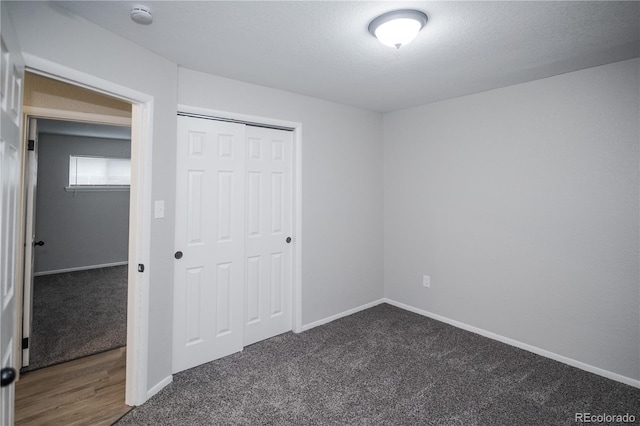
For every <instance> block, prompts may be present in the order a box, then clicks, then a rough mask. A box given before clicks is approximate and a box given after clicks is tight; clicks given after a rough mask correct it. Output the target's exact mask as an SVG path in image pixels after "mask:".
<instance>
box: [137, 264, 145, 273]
mask: <svg viewBox="0 0 640 426" xmlns="http://www.w3.org/2000/svg"><path fill="white" fill-rule="evenodd" d="M138 272H144V265H143V264H142V263H138Z"/></svg>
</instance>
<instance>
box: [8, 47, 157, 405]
mask: <svg viewBox="0 0 640 426" xmlns="http://www.w3.org/2000/svg"><path fill="white" fill-rule="evenodd" d="M32 62H33V64H32V66H31V68H29V69H28V71H30V72H31V74H32V75H35V76H37V77H45V78H47V79H48V80H51V81H54V82H55V83H58V84H62V85H63V87H64V88H63V89H62V90H58V92H57V94H58V95H59V96H58V97H61V98H62V102H61V105H55V104H54V105H51V104H47V102H46V101H51V100H52V99H56V97H55V96H48V95H44V96H40V97H39V98H38V99H40V100H44V101H45V102H44V103H45V104H44V105H41V104H37V103H32V102H28V99H27V98H26V97H25V114H26V115H32V116H37V117H47V118H51V119H64V120H71V121H79V122H85V123H86V122H90V123H102V122H107V123H109V124H119V125H126V126H131V165H132V166H131V185H130V198H129V199H130V206H129V212H130V213H129V224H130V226H129V233H128V259H127V261H128V266H127V275H128V278H127V281H128V283H127V301H128V302H127V314H126V315H127V326H126V329H127V332H126V335H127V337H126V342H127V343H126V353H125V354H124V355H123V356H124V357H125V358H126V365H127V368H126V393H125V396H124V397H125V400H124V401H125V402H126V404H128V405H139V404H141V403H143V402H144V401H146V400H147V399H148V397H149V393H148V389H147V371H146V368H147V367H146V365H147V364H146V363H147V356H148V350H147V345H148V342H147V336H148V303H149V300H148V299H149V295H148V281H149V277H148V274H142V273H138V269H139V268H138V262H145V263H146V262H147V261H148V256H149V255H148V253H149V249H150V242H149V228H150V222H149V219H148V217H147V215H145V211H146V209H147V208H148V205H149V204H150V202H151V201H150V199H151V197H150V195H151V179H150V175H151V156H150V153H151V143H150V142H151V139H150V138H151V133H150V128H151V125H152V119H153V114H152V111H153V98H152V97H150V96H148V95H145V94H143V93H140V92H137V91H134V90H131V89H128V88H125V87H122V86H119V85H117V84H113V83H109V82H106V81H102V80H101V81H96V80H95V78H94V77H92V76H90V75H87V74H82V73H78V72H77V71H74V70H71V69H67V68H66V67H64V66H61V65H57V64H52V63H48V62H40V61H37V60H35V59H32ZM73 91H83V93H84V97H83V98H82V99H81V100H80V101H78V100H77V99H75V100H74V99H71V98H70V93H71V92H73ZM96 96H97V97H102V99H109V100H110V101H114V100H115V101H116V102H119V103H121V104H122V103H124V104H126V105H127V107H126V108H127V111H126V117H122V115H123V114H117V113H116V114H109V112H113V110H114V108H112V107H113V105H111V108H110V106H109V105H106V108H105V105H102V109H101V107H98V108H93V109H91V108H89V109H90V110H89V111H88V112H87V111H83V110H82V108H72V107H70V106H74V103H75V106H77V105H78V104H80V105H83V106H86V105H88V106H89V107H91V106H92V103H91V102H87V97H88V98H92V97H93V98H95V97H96ZM30 103H31V105H30ZM34 105H35V106H34ZM58 106H61V107H60V108H58ZM115 109H116V110H117V108H115ZM114 115H115V117H114ZM118 115H120V117H118ZM105 117H106V118H107V119H106V120H105ZM24 127H25V129H26V126H24ZM25 149H26V147H25ZM23 170H26V167H25V165H23ZM23 188H26V185H24V183H23ZM26 208H27V206H24V207H23V209H22V210H23V212H24V210H26ZM25 216H26V214H25ZM22 226H25V224H24V221H23V224H22ZM22 229H23V230H24V228H22ZM36 242H37V241H36ZM25 245H27V244H26V241H25ZM28 246H30V244H29V245H28ZM21 275H22V274H21ZM22 280H23V278H22V277H21V278H20V281H22ZM19 290H22V288H20V289H19ZM20 293H21V291H20ZM19 297H20V298H22V294H20V295H19ZM20 301H22V299H20ZM18 308H19V309H20V311H22V309H21V308H22V304H21V303H18ZM22 314H23V312H19V316H22ZM20 337H21V330H17V335H16V338H20ZM17 349H20V348H19V347H18V348H17ZM17 357H18V358H17V359H18V360H19V359H20V354H19V353H18V354H17ZM18 362H19V361H18ZM123 374H124V368H123ZM123 382H124V381H123Z"/></svg>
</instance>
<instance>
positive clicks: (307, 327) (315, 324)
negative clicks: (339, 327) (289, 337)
mask: <svg viewBox="0 0 640 426" xmlns="http://www.w3.org/2000/svg"><path fill="white" fill-rule="evenodd" d="M384 302H385V299H378V300H374V301H373V302H369V303H365V304H364V305H362V306H358V307H357V308H353V309H349V310H347V311H344V312H340V313H339V314H335V315H331V316H330V317H327V318H323V319H321V320H318V321H314V322H312V323H309V324H305V325H303V326H302V331H307V330H311V329H312V328H314V327H318V326H319V325H323V324H327V323H330V322H331V321H335V320H337V319H340V318H342V317H348V316H349V315H353V314H355V313H356V312H360V311H364V310H365V309H369V308H372V307H374V306H376V305H379V304H381V303H384Z"/></svg>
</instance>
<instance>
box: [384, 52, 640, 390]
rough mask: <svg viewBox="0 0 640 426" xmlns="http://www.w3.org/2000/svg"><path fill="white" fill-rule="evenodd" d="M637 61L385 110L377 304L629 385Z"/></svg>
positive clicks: (633, 343)
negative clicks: (494, 337) (381, 279)
mask: <svg viewBox="0 0 640 426" xmlns="http://www.w3.org/2000/svg"><path fill="white" fill-rule="evenodd" d="M639 66H640V61H639V60H638V59H634V60H630V61H625V62H619V63H614V64H610V65H605V66H601V67H596V68H590V69H586V70H582V71H578V72H574V73H570V74H564V75H560V76H557V77H552V78H547V79H544V80H539V81H534V82H531V83H526V84H520V85H516V86H511V87H507V88H503V89H498V90H492V91H489V92H484V93H480V94H476V95H471V96H465V97H461V98H458V99H453V100H449V101H444V102H439V103H435V104H431V105H425V106H422V107H418V108H413V109H408V110H404V111H397V112H393V113H389V114H386V115H385V116H384V146H385V151H384V159H385V166H384V167H385V168H384V174H385V184H384V185H385V274H384V275H385V293H386V297H388V298H390V299H393V300H396V301H399V302H402V303H405V304H408V305H411V306H413V307H416V308H419V309H423V310H426V311H430V312H432V313H434V314H438V315H442V316H444V317H447V318H449V319H453V320H456V321H459V322H462V323H466V324H468V325H471V326H474V327H477V328H481V329H484V330H486V331H489V332H492V333H496V334H498V335H501V336H504V337H507V338H510V339H514V340H517V341H520V342H524V343H526V344H528V345H532V346H535V347H538V348H541V349H544V350H547V351H550V352H553V353H555V354H558V355H562V356H565V357H568V358H571V359H574V360H577V361H580V362H583V363H586V364H589V365H592V366H595V367H598V368H601V369H604V370H607V371H610V372H614V373H617V374H620V375H623V376H626V377H629V378H633V379H638V378H640V351H639V350H638V348H640V341H639V337H640V277H639V269H640V268H639V266H640V265H639V245H640V242H639V221H638V218H639V214H640V212H639V209H640V207H639V206H640V200H639V189H640V187H639V182H640V176H639V169H638V163H639V149H638V145H639V141H640V131H639V124H638V117H639V116H640V115H639V114H640V107H639V99H640V97H639V85H638V69H639ZM423 274H428V275H430V276H431V288H430V289H427V288H424V287H422V275H423Z"/></svg>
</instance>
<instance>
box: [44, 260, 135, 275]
mask: <svg viewBox="0 0 640 426" xmlns="http://www.w3.org/2000/svg"><path fill="white" fill-rule="evenodd" d="M128 264H129V262H127V261H126V260H125V261H124V262H114V263H103V264H102V265H88V266H77V267H75V268H64V269H56V270H53V271H41V272H35V273H34V274H33V276H34V277H39V276H42V275H53V274H63V273H65V272H75V271H88V270H90V269H100V268H110V267H112V266H123V265H128Z"/></svg>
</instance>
